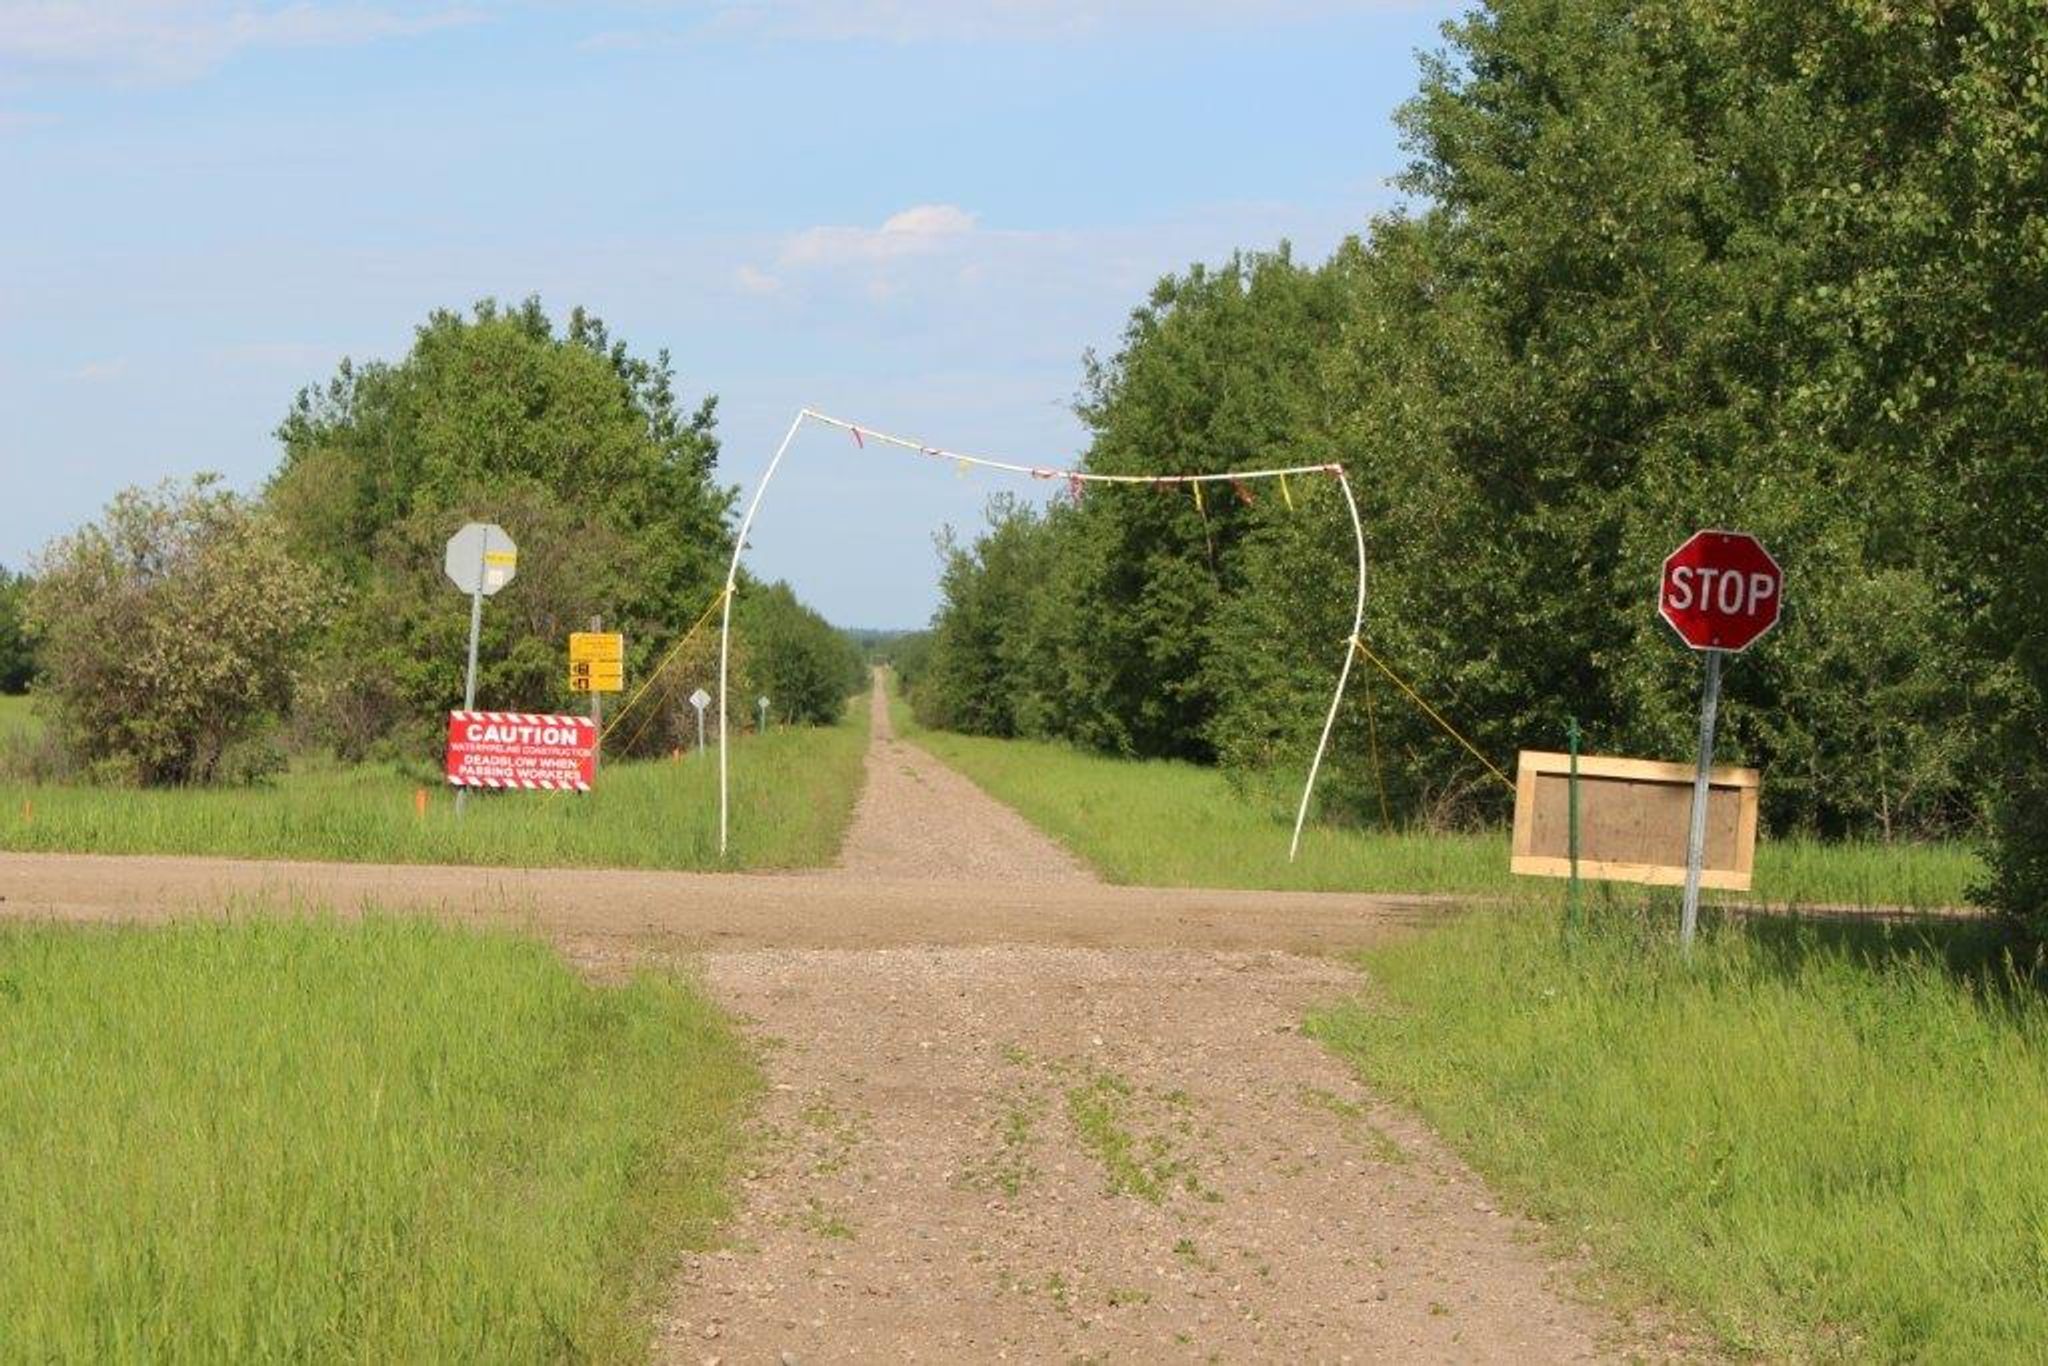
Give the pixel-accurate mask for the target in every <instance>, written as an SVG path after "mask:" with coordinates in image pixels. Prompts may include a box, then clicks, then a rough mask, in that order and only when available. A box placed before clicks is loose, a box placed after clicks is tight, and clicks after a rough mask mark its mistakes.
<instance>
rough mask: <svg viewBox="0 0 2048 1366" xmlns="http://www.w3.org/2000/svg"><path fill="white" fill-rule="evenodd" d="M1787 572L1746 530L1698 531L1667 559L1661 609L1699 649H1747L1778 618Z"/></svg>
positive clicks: (1674, 625)
mask: <svg viewBox="0 0 2048 1366" xmlns="http://www.w3.org/2000/svg"><path fill="white" fill-rule="evenodd" d="M1784 587H1785V571H1784V570H1782V569H1780V568H1778V562H1777V561H1776V560H1774V559H1772V558H1771V554H1770V552H1769V551H1768V550H1765V549H1764V548H1763V544H1762V543H1761V542H1760V541H1758V540H1757V538H1756V537H1754V536H1752V535H1750V534H1749V533H1748V532H1746V531H1695V532H1694V533H1693V534H1692V536H1691V537H1690V538H1688V539H1687V541H1686V543H1685V544H1684V545H1682V546H1680V547H1678V549H1676V550H1674V551H1672V552H1671V554H1670V555H1669V556H1667V557H1666V558H1665V560H1664V582H1663V586H1662V588H1661V590H1660V591H1659V592H1658V594H1657V611H1658V612H1659V613H1660V614H1662V616H1663V618H1664V620H1666V621H1668V622H1670V623H1671V629H1672V630H1674V631H1676V632H1678V634H1679V635H1680V636H1682V637H1684V638H1685V643H1686V644H1688V645H1690V646H1692V648H1693V649H1695V650H1729V651H1734V650H1746V649H1748V648H1749V647H1750V645H1751V644H1752V643H1753V642H1754V641H1755V640H1756V638H1757V637H1758V636H1760V635H1762V634H1763V633H1764V632H1766V631H1768V630H1770V629H1771V627H1773V626H1775V625H1777V623H1778V604H1779V600H1780V599H1781V598H1782V597H1783V596H1784Z"/></svg>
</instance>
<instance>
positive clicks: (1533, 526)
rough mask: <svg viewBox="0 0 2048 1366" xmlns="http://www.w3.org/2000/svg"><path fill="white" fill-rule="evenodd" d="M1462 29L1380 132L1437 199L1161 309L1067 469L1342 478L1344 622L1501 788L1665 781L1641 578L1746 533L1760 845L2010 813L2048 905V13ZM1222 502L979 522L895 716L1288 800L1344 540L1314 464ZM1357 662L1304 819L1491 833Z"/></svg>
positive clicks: (1732, 688)
mask: <svg viewBox="0 0 2048 1366" xmlns="http://www.w3.org/2000/svg"><path fill="white" fill-rule="evenodd" d="M1446 32H1447V34H1448V42H1449V45H1448V49H1447V51H1445V52H1444V53H1442V54H1440V55H1438V56H1436V57H1432V58H1429V59H1426V60H1425V61H1424V63H1423V67H1422V72H1421V88H1420V91H1419V93H1418V94H1417V95H1416V96H1415V97H1414V98H1413V99H1412V100H1411V101H1410V102H1409V103H1408V104H1407V105H1406V106H1405V108H1404V109H1403V111H1402V113H1401V115H1400V120H1401V125H1402V127H1403V129H1404V130H1405V133H1406V137H1407V146H1408V147H1409V149H1410V151H1411V153H1412V156H1413V160H1412V163H1411V165H1410V167H1409V170H1408V172H1407V174H1406V176H1405V179H1404V181H1403V184H1404V186H1405V188H1406V189H1407V190H1408V191H1409V192H1410V193H1411V194H1412V195H1414V196H1415V207H1413V208H1412V209H1411V210H1409V211H1405V212H1399V213H1394V214H1390V215H1388V216H1386V217H1384V218H1382V219H1379V220H1377V221H1376V222H1374V223H1373V224H1372V225H1371V227H1370V229H1369V230H1368V231H1367V232H1366V233H1365V234H1364V235H1363V236H1362V237H1360V238H1358V239H1356V240H1353V241H1350V242H1348V243H1346V244H1345V245H1344V246H1343V247H1342V248H1341V249H1340V250H1339V251H1338V252H1337V253H1336V254H1335V255H1334V256H1333V257H1332V258H1331V259H1329V260H1328V261H1325V262H1322V263H1320V264H1308V263H1303V262H1299V261H1296V260H1294V259H1292V258H1291V257H1290V255H1289V254H1288V253H1287V252H1286V251H1285V250H1284V249H1283V250H1281V251H1279V252H1277V253H1273V254H1258V255H1244V256H1239V257H1237V258H1235V259H1233V260H1231V261H1229V262H1227V263H1226V264H1224V265H1223V266H1221V267H1220V268H1214V269H1210V268H1203V267H1196V268H1193V269H1190V270H1189V271H1187V272H1186V273H1185V274H1182V275H1179V276H1175V277H1171V278H1168V279H1166V280H1164V281H1162V282H1161V283H1160V285H1159V286H1158V288H1157V289H1156V290H1155V291H1154V292H1153V294H1152V296H1151V298H1150V299H1149V300H1148V301H1147V302H1146V303H1145V304H1144V306H1143V307H1141V308H1139V309H1137V310H1136V312H1135V313H1134V314H1133V315H1132V318H1131V322H1130V325H1129V327H1128V329H1127V331H1126V333H1125V335H1124V338H1123V343H1122V346H1121V349H1120V350H1119V351H1118V352H1117V353H1116V354H1115V355H1114V356H1113V357H1111V358H1109V359H1107V360H1104V361H1101V362H1099V363H1098V362H1094V361H1091V364H1090V368H1089V372H1088V376H1087V385H1086V390H1085V394H1084V398H1083V402H1082V405H1081V409H1080V411H1081V414H1082V416H1083V417H1084V418H1085V420H1086V421H1087V423H1088V425H1089V427H1090V429H1091V430H1092V433H1093V439H1092V444H1091V446H1090V448H1089V450H1088V452H1087V456H1086V460H1087V465H1088V468H1090V469H1092V470H1097V471H1105V472H1119V473H1171V472H1178V471H1214V470H1227V469H1231V468H1233V467H1246V466H1263V465H1271V464H1274V463H1276V462H1286V463H1304V462H1322V461H1342V462H1344V463H1345V464H1346V465H1347V466H1348V467H1349V469H1350V471H1351V477H1352V479H1353V481H1354V484H1355V487H1356V489H1357V492H1358V495H1359V498H1360V502H1361V504H1362V507H1363V511H1364V515H1365V520H1366V525H1367V535H1368V543H1369V551H1370V557H1371V565H1372V571H1371V597H1370V607H1369V611H1368V617H1367V623H1366V632H1365V638H1366V640H1367V641H1368V642H1369V644H1370V645H1371V647H1372V649H1373V650H1374V651H1376V652H1377V653H1379V654H1380V655H1381V656H1382V657H1383V658H1385V659H1386V660H1387V661H1388V663H1389V664H1390V665H1391V666H1392V667H1393V668H1394V669H1396V670H1397V671H1398V672H1400V673H1401V674H1402V675H1403V676H1404V677H1405V678H1406V679H1407V680H1409V681H1410V682H1411V683H1413V684H1414V686H1415V687H1416V689H1417V690H1418V691H1419V692H1420V694H1421V695H1422V696H1423V697H1425V698H1427V699H1429V700H1430V701H1431V702H1432V703H1433V704H1434V705H1436V706H1437V707H1439V708H1440V709H1441V710H1442V711H1443V712H1445V713H1446V715H1447V716H1448V717H1450V718H1452V719H1453V720H1454V722H1455V723H1456V724H1457V725H1458V726H1459V727H1460V728H1461V729H1462V730H1463V731H1464V732H1465V733H1466V734H1467V735H1469V736H1470V737H1471V738H1472V739H1473V741H1474V742H1475V743H1476V744H1477V746H1478V747H1479V748H1480V749H1481V750H1483V751H1484V752H1486V753H1487V754H1489V755H1491V756H1493V758H1494V759H1495V760H1496V761H1497V762H1499V763H1500V764H1502V765H1503V766H1507V765H1508V764H1510V763H1511V761H1512V759H1513V756H1514V753H1515V751H1516V750H1517V749H1518V748H1521V747H1542V748H1557V747H1561V746H1562V745H1563V743H1564V737H1565V726H1566V722H1567V718H1576V719H1577V721H1578V722H1579V723H1580V724H1581V725H1582V726H1583V727H1584V728H1585V732H1586V737H1587V739H1586V743H1587V745H1588V746H1589V747H1590V748H1592V749H1596V750H1606V751H1618V752H1623V753H1631V754H1643V755H1658V756H1664V757H1669V758H1674V759H1682V758H1685V757H1688V756H1689V754H1690V752H1691V750H1692V746H1693V741H1694V735H1695V725H1696V721H1695V717H1696V708H1697V702H1698V686H1699V677H1700V670H1699V666H1698V662H1697V660H1696V659H1695V658H1694V657H1693V656H1691V655H1690V654H1689V653H1688V652H1687V651H1685V650H1684V649H1683V648H1681V647H1680V646H1679V644H1678V643H1677V641H1676V640H1675V639H1674V638H1673V636H1672V634H1671V632H1670V631H1669V630H1668V629H1667V628H1666V627H1665V626H1664V625H1663V624H1662V623H1661V622H1660V621H1659V620H1658V619H1657V617H1656V615H1655V613H1654V611H1653V599H1654V593H1655V586H1656V582H1657V575H1658V567H1659V563H1660V561H1661V559H1662V557H1663V556H1664V554H1665V553H1666V552H1667V551H1669V550H1670V549H1671V548H1672V547H1674V546H1675V545H1677V544H1678V542H1679V541H1680V540H1681V539H1683V538H1684V537H1685V535H1686V534H1688V533H1689V532H1691V531H1692V530H1694V529H1695V528H1697V527H1700V526H1730V527H1740V528H1744V529H1747V530H1751V531H1754V532H1756V533H1758V534H1759V535H1761V536H1762V537H1763V539H1764V540H1765V542H1766V544H1768V545H1769V546H1770V547H1771V549H1772V550H1773V551H1774V552H1775V553H1776V554H1777V556H1778V558H1779V559H1780V560H1781V561H1782V562H1783V563H1784V565H1785V567H1786V570H1787V574H1788V583H1787V589H1786V612H1785V618H1784V621H1783V623H1782V625H1781V627H1780V628H1779V629H1778V630H1777V631H1776V632H1775V633H1774V634H1773V635H1771V636H1770V637H1768V638H1766V639H1765V640H1764V641H1763V642H1762V644H1760V645H1759V646H1758V647H1757V648H1756V649H1755V650H1754V651H1753V652H1752V653H1751V654H1749V655H1746V656H1744V657H1742V658H1741V659H1740V660H1739V661H1738V662H1737V663H1736V664H1734V665H1733V666H1732V667H1731V668H1730V669H1729V670H1728V672H1727V688H1728V698H1727V702H1726V710H1725V722H1724V725H1723V729H1722V736H1723V740H1722V748H1721V754H1722V757H1723V758H1724V759H1725V760H1739V761H1742V762H1745V763H1753V764H1759V765H1761V766H1762V767H1763V768H1764V770H1765V774H1766V776H1765V781H1764V793H1765V802H1766V810H1767V816H1768V821H1769V824H1770V827H1771V828H1772V829H1773V830H1775V831H1778V832H1789V831H1810V832H1816V833H1820V834H1825V835H1853V836H1919V835H1929V836H1933V835H1973V834H1977V833H1981V832H1984V831H1986V830H1989V829H1993V828H1996V829H1998V830H1999V831H2000V832H2001V834H2002V840H2003V842H2002V844H2001V853H2000V857H1999V860H1998V864H1997V869H1998V871H1997V886H1996V888H1994V889H1993V891H1994V893H1995V895H1997V897H1998V898H1999V899H2000V901H2001V902H2002V904H2004V905H2006V906H2007V907H2009V908H2012V909H2015V910H2020V911H2030V910H2033V909H2035V908H2038V907H2039V906H2041V905H2042V904H2043V902H2044V901H2048V760H2044V753H2048V743H2044V727H2043V716H2044V709H2043V697H2044V689H2048V628H2044V624H2043V615H2042V608H2043V604H2044V603H2048V548H2044V547H2048V538H2044V537H2043V536H2042V534H2041V530H2040V528H2041V527H2042V526H2043V525H2044V524H2048V516H2044V514H2048V455H2044V451H2048V440H2044V438H2048V360H2044V357H2048V246H2044V243H2048V215H2044V208H2048V80H2044V79H2043V77H2042V75H2041V73H2042V72H2043V71H2044V70H2048V10H2044V9H2042V8H2041V7H2039V6H2038V5H2036V4H2032V3H2028V2H2027V0H1970V2H1968V3H1955V4H1938V5H1876V4H1864V3H1852V2H1850V0H1832V2H1831V3H1823V4H1814V3H1811V0H1731V3H1725V4H1715V5H1701V4H1697V3H1694V2H1693V0H1495V2H1494V3H1488V4H1485V5H1482V6H1480V7H1479V8H1478V9H1476V10H1475V11H1474V12H1473V13H1472V14H1471V15H1469V16H1468V17H1467V18H1466V19H1464V20H1462V21H1460V22H1458V23H1456V24H1454V25H1452V26H1450V27H1449V28H1448V29H1447V31H1446ZM1244 495H1245V496H1239V495H1237V494H1236V493H1234V492H1225V493H1224V494H1222V495H1221V496H1218V494H1217V493H1216V492H1215V491H1214V490H1212V491H1211V493H1210V495H1209V496H1208V498H1207V500H1206V503H1205V505H1203V506H1199V507H1198V506H1197V505H1196V502H1195V501H1194V499H1193V498H1192V497H1191V496H1190V495H1189V494H1188V492H1187V491H1185V490H1180V491H1176V492H1170V493H1168V492H1157V491H1154V490H1152V489H1149V488H1145V487H1137V488H1119V489H1098V488H1091V489H1089V490H1088V491H1087V493H1086V496H1085V497H1084V498H1082V499H1081V500H1080V501H1079V502H1078V503H1074V502H1064V503H1062V504H1061V505H1058V506H1055V507H1053V508H1052V509H1051V510H1050V511H1049V512H1045V513H1042V514H1041V513H1039V512H1037V511H1035V510H1033V509H1031V508H1029V507H1026V506H1023V505H1020V504H1016V503H998V504H997V505H996V506H995V507H994V508H993V509H992V512H991V525H990V527H989V529H988V530H987V531H986V532H985V533H983V534H981V535H979V536H977V537H976V538H975V539H973V540H972V541H971V542H969V543H964V544H954V545H951V546H950V547H948V549H947V552H946V567H945V576H944V605H943V607H942V609H941V611H940V612H939V614H938V616H937V618H936V621H935V632H934V635H933V637H932V639H931V641H930V642H929V646H928V654H927V655H925V656H924V657H921V658H913V660H912V661H911V662H912V665H913V667H912V668H911V669H910V670H907V671H906V672H910V673H912V674H913V675H914V676H915V684H914V687H913V693H914V698H915V703H916V706H917V708H918V709H919V711H920V712H921V714H922V715H923V716H924V717H925V718H926V719H927V720H929V721H931V722H934V723H937V724H940V725H946V726H952V727H957V728H960V729H963V730H971V731H977V732H984V733H988V734H996V735H1010V734H1015V735H1028V736H1044V737H1061V738H1065V739H1068V740H1071V741H1074V742H1077V743H1079V744H1082V745H1086V746H1090V747H1094V748H1098V749H1103V750H1108V751H1114V752H1120V753H1126V754H1133V755H1173V756H1180V757H1186V758H1191V759H1195V760H1200V761H1210V760H1215V761H1220V762H1222V763H1224V764H1226V765H1229V766H1231V767H1232V768H1233V769H1235V770H1237V771H1240V772H1243V773H1245V774H1248V775H1256V774H1262V773H1267V772H1276V773H1280V774H1283V775H1284V776H1285V777H1286V779H1287V780H1288V781H1289V782H1293V781H1295V780H1296V779H1297V778H1298V775H1299V772H1300V769H1301V767H1302V765H1303V764H1304V763H1305V762H1306V760H1307V757H1308V754H1309V751H1310V748H1311V745H1312V742H1313V739H1314V731H1315V728H1316V726H1317V725H1318V724H1319V723H1320V720H1321V713H1322V709H1323V707H1324V705H1325V704H1326V702H1327V698H1328V694H1329V689H1330V686H1331V683H1332V681H1333V677H1334V675H1335V673H1336V670H1337V667H1338V665H1339V663H1340V661H1341V659H1342V657H1343V653H1344V651H1345V649H1346V648H1347V646H1346V635H1347V633H1348V631H1349V630H1350V625H1351V622H1350V615H1351V574H1352V560H1353V555H1352V545H1351V535H1350V527H1349V524H1348V522H1347V520H1346V519H1345V517H1344V515H1343V511H1342V508H1341V505H1340V502H1339V499H1338V496H1337V490H1336V489H1335V488H1334V486H1333V485H1332V483H1331V482H1330V481H1329V480H1328V479H1309V480H1296V481H1292V487H1290V488H1289V489H1288V490H1287V491H1286V492H1285V493H1284V494H1283V492H1282V491H1281V490H1280V489H1279V488H1277V487H1276V486H1274V485H1272V484H1267V483H1262V484H1259V485H1258V486H1256V487H1255V488H1254V487H1247V488H1246V490H1245V491H1244ZM1290 504H1291V505H1290ZM915 653H916V652H915V651H913V655H915ZM1356 678H1357V686H1356V688H1355V690H1354V692H1353V694H1352V699H1353V700H1352V702H1351V705H1350V706H1349V707H1348V708H1347V709H1346V711H1345V713H1344V715H1343V717H1342V719H1341V722H1340V727H1339V733H1338V737H1337V742H1336V749H1335V754H1334V760H1333V766H1332V769H1331V771H1330V773H1329V777H1328V780H1327V785H1326V787H1325V789H1324V797H1323V809H1324V810H1325V812H1326V813H1328V814H1329V815H1331V816H1332V817H1334V818H1337V819H1340V820H1346V821H1358V822H1368V821H1377V820H1379V819H1381V813H1382V810H1383V809H1384V810H1385V812H1386V813H1387V814H1388V815H1389V816H1390V818H1391V819H1392V820H1394V821H1395V822H1407V821H1414V820H1417V819H1433V820H1461V819H1472V818H1496V817H1498V816H1499V815H1500V814H1501V813H1502V812H1503V811H1504V810H1505V808H1506V805H1507V797H1508V794H1507V793H1506V792H1505V791H1503V790H1501V789H1500V785H1499V784H1498V783H1497V782H1495V781H1494V780H1493V779H1492V778H1490V777H1489V776H1488V775H1487V774H1486V773H1485V772H1484V771H1483V770H1482V769H1481V768H1480V767H1479V766H1478V765H1476V764H1475V763H1474V762H1473V760H1472V759H1471V758H1470V757H1469V756H1468V755H1467V754H1466V753H1465V752H1464V751H1463V750H1462V749H1460V748H1459V747H1458V746H1457V745H1455V744H1453V743H1451V742H1449V741H1447V740H1446V739H1445V738H1444V737H1443V736H1442V735H1440V734H1439V733H1438V732H1437V731H1436V730H1435V728H1434V727H1433V726H1432V724H1431V722H1430V721H1428V720H1427V719H1426V718H1425V717H1423V716H1422V715H1421V714H1420V713H1419V712H1418V710H1417V709H1416V708H1415V707H1413V706H1412V705H1410V704H1409V703H1408V702H1407V701H1406V700H1404V699H1402V698H1401V697H1399V696H1397V695H1396V693H1395V691H1394V689H1393V688H1392V687H1391V686H1390V685H1389V684H1388V683H1387V682H1386V680H1385V679H1384V677H1382V676H1381V675H1379V674H1378V672H1377V671H1376V670H1374V669H1373V668H1371V667H1370V666H1368V665H1365V664H1363V663H1361V665H1360V670H1359V672H1358V674H1357V675H1356ZM1375 751H1377V753H1378V755H1379V762H1378V763H1377V764H1375V762H1374V758H1373V755H1374V753H1375ZM1383 802H1384V808H1383V806H1382V803H1383Z"/></svg>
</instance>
